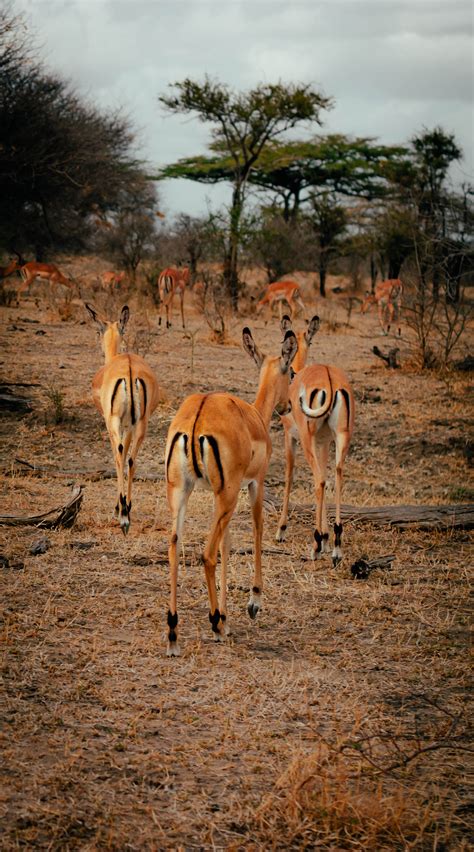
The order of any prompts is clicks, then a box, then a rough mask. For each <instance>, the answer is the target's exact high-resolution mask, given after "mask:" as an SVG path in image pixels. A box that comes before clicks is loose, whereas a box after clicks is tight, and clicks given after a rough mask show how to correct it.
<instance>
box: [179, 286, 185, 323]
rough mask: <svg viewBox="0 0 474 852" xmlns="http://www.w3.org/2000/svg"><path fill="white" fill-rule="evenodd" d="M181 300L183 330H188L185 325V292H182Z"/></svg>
mask: <svg viewBox="0 0 474 852" xmlns="http://www.w3.org/2000/svg"><path fill="white" fill-rule="evenodd" d="M179 298H180V301H181V322H182V323H183V328H186V326H185V324H184V290H181V291H180V294H179Z"/></svg>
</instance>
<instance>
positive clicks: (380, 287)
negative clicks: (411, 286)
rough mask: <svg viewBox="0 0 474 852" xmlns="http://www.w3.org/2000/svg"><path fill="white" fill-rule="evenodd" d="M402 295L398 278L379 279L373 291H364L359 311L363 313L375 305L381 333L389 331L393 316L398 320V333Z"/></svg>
mask: <svg viewBox="0 0 474 852" xmlns="http://www.w3.org/2000/svg"><path fill="white" fill-rule="evenodd" d="M402 295H403V284H402V282H401V281H400V279H399V278H390V279H389V280H387V281H380V283H379V284H377V285H376V287H375V290H374V292H373V293H369V291H368V290H367V291H366V294H365V299H364V301H363V302H362V305H361V308H360V310H361V313H363V314H365V312H366V311H368V310H369V308H370V307H371V306H372V305H377V309H378V317H379V323H380V326H381V329H382V331H383V333H384V334H388V333H389V331H390V326H391V324H392V322H393V320H394V318H395V319H396V320H397V321H398V334H399V335H400V334H401V329H400V314H401V307H402Z"/></svg>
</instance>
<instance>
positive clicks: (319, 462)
mask: <svg viewBox="0 0 474 852" xmlns="http://www.w3.org/2000/svg"><path fill="white" fill-rule="evenodd" d="M313 440H314V444H313V455H312V458H311V461H310V464H311V470H312V472H313V480H314V491H315V497H316V514H315V525H314V547H313V549H312V551H311V556H312V558H313V559H320V558H321V556H322V554H323V553H324V552H325V551H326V549H327V546H328V541H329V530H328V522H327V515H326V469H327V463H328V457H329V445H330V442H329V441H321V443H316V438H314V439H313Z"/></svg>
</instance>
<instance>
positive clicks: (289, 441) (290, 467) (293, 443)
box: [275, 430, 297, 541]
mask: <svg viewBox="0 0 474 852" xmlns="http://www.w3.org/2000/svg"><path fill="white" fill-rule="evenodd" d="M296 447H297V440H296V438H293V436H292V435H290V433H289V430H286V431H285V461H286V466H285V491H284V494H283V505H282V507H281V514H280V520H279V521H278V529H277V534H276V536H275V537H276V540H277V541H285V534H286V528H287V526H288V505H289V502H290V493H291V488H292V485H293V472H294V469H295V456H296Z"/></svg>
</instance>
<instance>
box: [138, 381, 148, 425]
mask: <svg viewBox="0 0 474 852" xmlns="http://www.w3.org/2000/svg"><path fill="white" fill-rule="evenodd" d="M138 381H139V382H140V384H141V386H142V390H143V411H142V412H141V416H142V419H143V418H144V417H145V414H146V404H147V396H146V383H145V379H141V378H139V379H138Z"/></svg>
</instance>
